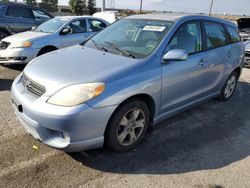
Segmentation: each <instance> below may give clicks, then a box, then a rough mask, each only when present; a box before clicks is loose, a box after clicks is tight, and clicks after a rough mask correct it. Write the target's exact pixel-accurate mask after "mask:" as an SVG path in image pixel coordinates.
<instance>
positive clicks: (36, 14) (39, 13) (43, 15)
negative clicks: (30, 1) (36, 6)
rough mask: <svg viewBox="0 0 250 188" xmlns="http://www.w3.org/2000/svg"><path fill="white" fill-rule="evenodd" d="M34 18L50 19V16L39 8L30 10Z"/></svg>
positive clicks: (38, 19) (40, 19)
mask: <svg viewBox="0 0 250 188" xmlns="http://www.w3.org/2000/svg"><path fill="white" fill-rule="evenodd" d="M32 12H33V14H34V17H35V20H37V21H43V22H44V21H47V20H49V19H51V17H50V16H49V15H47V14H46V13H45V12H43V11H41V10H32Z"/></svg>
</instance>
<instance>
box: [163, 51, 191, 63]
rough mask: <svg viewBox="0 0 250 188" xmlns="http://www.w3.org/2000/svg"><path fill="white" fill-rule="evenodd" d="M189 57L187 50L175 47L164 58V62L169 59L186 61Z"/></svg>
mask: <svg viewBox="0 0 250 188" xmlns="http://www.w3.org/2000/svg"><path fill="white" fill-rule="evenodd" d="M187 59H188V53H187V52H186V50H181V49H173V50H170V51H168V52H167V53H166V54H165V55H164V56H163V58H162V60H163V61H164V62H167V61H185V60H187Z"/></svg>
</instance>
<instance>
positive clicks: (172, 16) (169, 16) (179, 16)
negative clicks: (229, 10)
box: [125, 13, 236, 26]
mask: <svg viewBox="0 0 250 188" xmlns="http://www.w3.org/2000/svg"><path fill="white" fill-rule="evenodd" d="M125 19H149V20H165V21H172V22H176V21H177V20H185V21H188V20H195V19H206V20H210V21H219V22H222V23H224V24H228V25H231V26H236V25H235V24H234V23H233V22H230V21H227V20H224V19H220V18H215V17H211V16H204V15H200V14H197V15H195V14H184V13H159V14H138V15H133V16H128V17H126V18H125Z"/></svg>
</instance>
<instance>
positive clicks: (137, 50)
mask: <svg viewBox="0 0 250 188" xmlns="http://www.w3.org/2000/svg"><path fill="white" fill-rule="evenodd" d="M172 24H173V22H169V21H160V20H141V19H123V20H120V21H118V22H116V23H114V24H112V25H111V26H109V27H108V28H106V29H105V30H103V31H101V32H100V33H98V34H97V35H95V36H94V37H93V38H92V39H91V40H89V41H88V42H87V43H86V44H85V45H86V46H88V47H92V48H96V49H99V50H103V51H106V52H110V53H115V54H119V55H123V56H127V57H131V58H145V57H147V56H148V55H149V54H151V53H152V52H153V51H154V49H155V48H156V47H157V46H158V45H159V43H160V42H161V40H162V38H163V37H164V36H165V35H166V33H167V32H168V31H169V29H170V27H171V25H172Z"/></svg>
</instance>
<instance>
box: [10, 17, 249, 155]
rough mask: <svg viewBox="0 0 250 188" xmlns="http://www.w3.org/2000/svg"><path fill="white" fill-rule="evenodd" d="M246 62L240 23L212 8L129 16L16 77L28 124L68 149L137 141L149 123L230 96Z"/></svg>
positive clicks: (123, 147)
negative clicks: (213, 13) (200, 12)
mask: <svg viewBox="0 0 250 188" xmlns="http://www.w3.org/2000/svg"><path fill="white" fill-rule="evenodd" d="M243 64H244V46H243V43H242V42H241V40H240V36H239V34H238V29H237V26H236V25H235V24H233V23H231V22H228V21H225V20H221V19H217V18H212V17H206V16H196V15H194V16H181V17H179V16H169V15H164V14H157V15H152V14H146V15H135V16H130V17H126V18H124V19H122V20H119V21H118V22H116V23H114V24H112V25H111V26H109V27H107V28H106V29H104V30H103V31H101V32H100V33H98V34H96V35H95V36H94V37H92V38H91V39H90V40H88V41H87V42H86V43H84V44H82V45H76V46H73V47H68V48H65V49H61V50H58V51H54V52H50V53H48V54H45V55H42V56H40V57H38V58H36V59H34V60H32V62H31V63H29V64H28V65H27V67H26V68H25V69H24V71H23V73H22V74H21V75H19V76H18V77H17V78H16V79H15V81H14V82H13V85H12V90H11V93H12V104H13V107H14V109H15V112H16V114H17V117H18V119H19V121H20V122H21V124H22V125H23V126H24V127H25V129H26V130H27V131H28V132H29V133H30V134H31V135H33V136H34V137H35V138H37V139H39V140H41V141H42V142H43V143H44V144H46V145H49V146H51V147H54V148H58V149H62V150H64V151H82V150H88V149H93V148H99V147H102V146H103V145H104V144H106V145H107V146H109V147H110V148H112V149H113V150H115V151H118V152H124V151H127V150H129V149H131V148H134V147H135V146H136V145H137V144H138V143H139V142H140V141H141V139H142V138H143V137H144V136H145V134H146V132H147V129H148V127H149V126H153V125H155V124H157V123H158V122H159V121H161V120H163V119H165V118H167V117H170V116H172V115H174V114H176V113H178V112H181V111H183V110H186V109H188V108H190V107H192V106H194V105H196V104H198V103H200V102H202V101H205V100H208V99H212V98H217V97H218V98H219V99H221V100H223V101H225V100H228V99H229V98H230V97H231V96H232V95H233V93H234V91H235V88H236V85H237V81H238V79H239V76H240V74H241V70H242V66H243Z"/></svg>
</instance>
